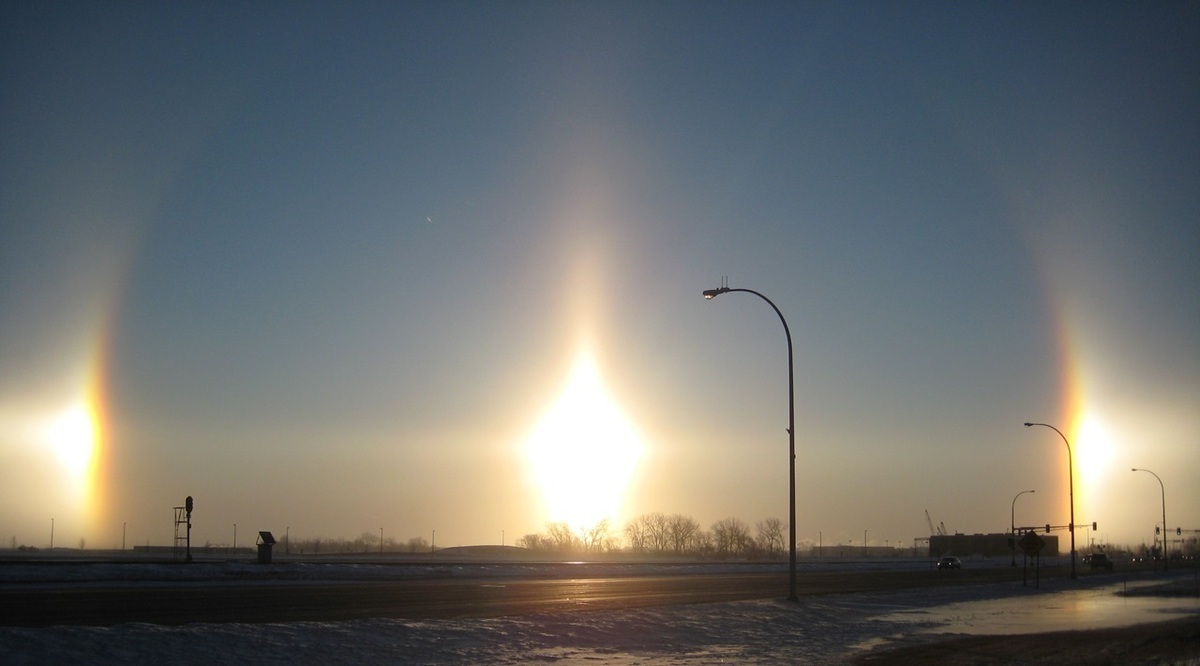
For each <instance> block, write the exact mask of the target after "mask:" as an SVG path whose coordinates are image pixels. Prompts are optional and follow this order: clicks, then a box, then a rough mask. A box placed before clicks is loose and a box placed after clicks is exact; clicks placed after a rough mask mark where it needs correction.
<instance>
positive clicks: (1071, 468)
mask: <svg viewBox="0 0 1200 666" xmlns="http://www.w3.org/2000/svg"><path fill="white" fill-rule="evenodd" d="M1035 425H1036V426H1045V427H1047V428H1049V429H1051V430H1053V431H1054V432H1056V433H1058V436H1059V437H1062V441H1063V444H1066V445H1067V501H1068V502H1069V503H1070V504H1071V524H1070V525H1068V526H1067V529H1069V530H1070V531H1071V578H1075V577H1076V576H1075V465H1074V464H1073V463H1072V462H1071V443H1070V442H1068V441H1067V436H1066V435H1064V434H1062V431H1061V430H1059V429H1058V428H1055V427H1054V426H1052V425H1050V424H1049V423H1026V424H1025V427H1026V428H1028V427H1029V426H1035Z"/></svg>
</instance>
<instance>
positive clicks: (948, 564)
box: [937, 555, 962, 569]
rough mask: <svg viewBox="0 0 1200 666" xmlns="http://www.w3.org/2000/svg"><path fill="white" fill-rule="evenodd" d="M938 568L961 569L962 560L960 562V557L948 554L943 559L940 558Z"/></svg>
mask: <svg viewBox="0 0 1200 666" xmlns="http://www.w3.org/2000/svg"><path fill="white" fill-rule="evenodd" d="M937 568H939V569H961V568H962V562H960V561H959V560H958V558H957V557H954V556H953V555H947V556H945V557H943V558H942V559H940V560H938V563H937Z"/></svg>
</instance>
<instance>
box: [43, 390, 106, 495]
mask: <svg viewBox="0 0 1200 666" xmlns="http://www.w3.org/2000/svg"><path fill="white" fill-rule="evenodd" d="M46 435H47V438H48V439H49V441H50V446H51V447H52V448H53V450H54V454H55V455H56V456H57V457H58V460H59V463H60V464H62V466H63V468H64V469H66V470H67V472H68V473H69V474H70V475H71V478H72V480H73V481H75V482H76V483H77V484H78V483H79V482H81V481H83V480H85V477H86V475H87V473H88V471H89V470H90V469H91V466H92V460H93V458H94V457H95V453H96V426H95V421H94V419H93V418H92V414H91V412H90V411H89V410H88V409H87V407H86V406H84V405H75V406H74V407H71V408H70V409H68V410H67V411H65V412H63V413H62V414H61V415H59V416H58V417H57V418H56V419H54V420H53V421H51V422H50V424H49V425H48V427H47V431H46Z"/></svg>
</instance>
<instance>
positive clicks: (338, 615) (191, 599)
mask: <svg viewBox="0 0 1200 666" xmlns="http://www.w3.org/2000/svg"><path fill="white" fill-rule="evenodd" d="M1012 577H1013V573H1012V572H1011V571H1008V570H1005V569H985V570H978V571H952V572H943V571H933V570H923V571H867V572H853V573H849V572H813V573H805V574H803V575H802V576H801V577H800V579H799V585H798V591H799V594H801V595H802V596H808V595H821V594H842V593H847V592H859V591H867V590H884V589H904V588H912V589H914V591H915V592H914V593H918V594H919V589H920V588H923V587H929V586H940V585H957V584H969V583H990V582H998V581H1003V580H1012ZM786 592H787V575H786V574H785V573H780V574H762V573H756V574H737V573H732V574H731V573H705V574H695V573H689V574H678V575H650V576H616V577H591V578H522V579H513V578H473V579H437V580H399V581H397V580H387V581H374V582H361V581H359V582H324V581H253V582H230V581H201V582H187V583H180V582H153V581H152V582H137V583H111V582H109V583H103V582H101V583H56V584H44V583H41V584H6V585H3V586H0V626H35V627H36V626H52V625H93V626H109V625H115V624H123V623H128V622H149V623H154V624H161V625H180V624H188V623H192V622H212V623H224V622H248V623H256V622H297V621H340V620H352V619H362V618H408V619H424V618H467V617H496V616H505V615H524V614H530V613H550V612H563V611H575V610H601V609H617V608H636V607H644V606H658V605H672V604H688V603H705V602H719V601H733V600H741V599H766V598H783V597H785V596H786Z"/></svg>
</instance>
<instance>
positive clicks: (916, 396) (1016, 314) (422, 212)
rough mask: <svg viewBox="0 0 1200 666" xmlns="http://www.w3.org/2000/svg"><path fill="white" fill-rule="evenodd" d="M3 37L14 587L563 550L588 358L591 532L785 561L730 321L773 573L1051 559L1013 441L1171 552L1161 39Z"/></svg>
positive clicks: (82, 26)
mask: <svg viewBox="0 0 1200 666" xmlns="http://www.w3.org/2000/svg"><path fill="white" fill-rule="evenodd" d="M2 11H3V15H2V16H0V18H2V19H3V20H0V25H2V26H3V27H0V53H2V57H0V68H2V69H0V72H2V79H0V90H2V91H3V92H0V142H2V143H0V239H2V240H3V243H2V245H0V482H2V483H0V487H3V490H0V531H2V532H4V534H3V536H4V537H5V539H6V540H9V539H12V540H15V541H16V542H17V543H29V544H32V545H44V542H46V541H47V540H48V530H49V525H48V523H49V522H50V519H51V518H54V519H55V524H56V529H58V530H59V532H58V533H59V535H60V536H59V539H61V540H62V541H61V543H66V544H76V543H77V541H78V539H81V538H83V539H86V540H87V542H88V543H89V544H90V545H92V546H96V547H110V546H112V545H114V544H117V545H119V542H120V539H121V533H122V529H123V528H124V529H125V531H126V532H127V534H128V539H129V540H130V541H132V542H133V543H143V542H147V541H149V542H153V543H166V542H168V541H169V538H170V534H171V517H172V514H171V511H170V507H172V506H174V505H177V504H181V503H182V500H183V497H184V496H186V495H188V494H190V495H193V496H195V497H196V502H197V507H198V508H197V516H196V520H197V526H196V532H194V535H195V536H197V537H199V539H200V540H201V541H205V540H207V541H210V542H212V543H227V542H229V541H230V540H231V538H232V526H233V525H234V524H235V523H237V524H240V525H242V526H243V527H242V529H243V530H244V534H250V533H252V532H251V531H252V530H258V529H272V530H275V531H276V532H282V531H283V530H284V528H285V527H290V529H291V533H292V535H293V536H348V537H354V536H357V535H358V534H360V533H363V532H372V533H374V532H376V531H378V529H379V528H380V527H383V528H384V529H385V532H386V533H387V534H388V535H389V536H394V537H395V538H398V539H407V538H409V537H411V536H425V537H426V538H428V537H429V536H430V535H431V533H432V531H433V530H437V534H438V538H437V541H438V544H439V545H455V544H469V543H489V542H492V543H494V542H498V541H500V540H501V539H502V538H503V539H506V540H507V541H508V542H509V543H511V542H512V541H513V540H514V539H515V538H516V537H517V536H520V535H523V534H527V533H530V532H534V531H539V530H540V529H542V527H543V526H544V524H545V522H546V521H547V520H551V519H559V518H562V519H567V518H568V516H567V515H565V514H563V513H562V511H561V509H562V507H557V508H556V507H553V506H550V505H549V504H547V501H546V500H545V498H544V497H543V494H542V493H541V488H540V487H539V482H538V481H537V479H536V475H535V474H533V473H532V472H531V470H530V467H531V465H530V461H529V460H528V448H527V447H526V442H527V441H528V439H529V436H530V433H531V432H533V431H534V430H535V429H536V427H537V424H539V423H541V422H542V421H541V419H542V418H543V416H544V415H545V414H547V413H548V411H549V410H551V408H552V405H554V404H556V399H557V396H559V395H560V394H561V393H564V387H567V386H569V385H571V377H572V374H571V373H572V372H573V368H577V367H580V366H579V358H580V356H581V354H585V353H586V354H587V358H590V359H591V360H592V363H593V367H594V369H595V374H596V377H597V378H598V381H599V382H600V383H602V384H603V386H604V387H605V388H606V390H607V397H608V399H609V400H610V401H611V404H612V405H615V408H616V409H617V410H618V411H620V412H621V413H622V414H623V415H624V417H625V418H626V419H627V420H628V424H629V426H630V427H631V428H632V429H633V430H634V431H636V432H637V433H638V436H639V447H640V448H638V450H639V451H640V456H639V458H638V461H637V464H636V466H635V471H634V472H633V475H632V477H630V478H629V479H627V480H626V481H620V480H614V481H613V484H614V485H618V486H620V485H622V484H623V483H626V482H627V484H628V485H627V489H626V492H624V493H623V494H622V495H621V498H620V505H619V506H617V507H614V510H613V515H612V519H613V521H614V522H615V523H618V524H619V523H623V521H624V519H625V518H628V517H630V516H632V515H637V514H639V513H646V512H652V511H661V512H666V513H675V512H679V513H684V514H688V515H691V516H693V517H694V518H696V519H697V520H699V521H700V522H701V523H702V524H704V525H706V526H707V525H710V524H711V523H713V522H715V521H717V520H719V519H722V518H725V517H728V516H736V517H740V518H742V519H743V520H746V521H747V522H750V523H751V524H753V523H754V522H755V521H757V520H761V519H763V518H768V517H779V518H786V509H787V506H786V501H787V496H786V490H787V486H786V483H787V457H786V456H787V454H786V451H787V448H786V447H787V436H786V433H785V432H784V428H786V425H787V421H786V419H787V403H786V381H787V376H786V365H785V363H784V361H785V349H784V341H783V336H782V329H781V327H780V326H779V323H778V321H777V320H776V318H775V316H774V313H773V312H771V310H770V308H768V307H767V306H766V304H765V303H762V302H760V301H757V299H755V298H753V297H752V296H749V295H747V294H728V295H723V296H721V297H719V298H718V299H714V300H713V301H705V300H703V299H702V298H701V297H700V292H701V291H702V290H704V289H708V288H712V287H716V286H718V285H719V284H720V282H721V279H722V278H723V276H728V280H729V284H730V286H734V287H744V288H750V289H755V290H758V291H761V292H762V293H764V294H765V295H767V296H768V297H770V298H771V299H772V300H773V301H774V302H775V303H776V304H777V305H778V306H779V308H780V310H781V311H782V312H783V313H784V315H785V317H787V319H788V323H789V325H790V328H791V331H792V336H793V342H794V344H795V358H796V363H795V377H796V434H797V482H798V492H797V497H798V508H797V514H798V520H797V527H798V535H799V537H800V538H801V539H807V540H812V541H817V540H818V539H820V540H822V541H823V542H824V543H825V544H829V543H834V542H838V541H841V542H846V541H850V540H853V541H855V542H856V543H857V542H859V541H860V540H861V538H862V531H863V530H864V529H866V530H867V531H868V537H867V538H868V540H869V541H870V542H871V543H872V544H874V543H876V542H879V543H882V542H883V541H884V540H887V541H888V542H890V543H895V542H909V543H910V542H911V539H912V538H913V537H915V536H920V535H924V534H926V533H927V531H928V529H927V527H926V525H925V519H924V510H925V509H928V510H929V511H930V513H931V514H932V515H933V516H934V519H935V522H936V521H944V522H945V523H946V525H947V527H948V528H950V529H952V530H958V531H964V532H968V533H971V532H990V531H999V530H1001V529H1003V528H1004V527H1006V521H1007V520H1008V518H1009V517H1008V516H1007V515H1006V514H1007V513H1008V512H1005V511H1004V510H1003V509H1005V508H1011V507H1010V502H1011V501H1012V499H1013V497H1014V496H1015V495H1016V493H1018V492H1019V491H1021V490H1026V489H1031V488H1036V489H1037V493H1036V494H1034V495H1027V496H1024V497H1022V498H1021V500H1020V506H1019V507H1017V508H1018V509H1020V511H1019V512H1018V513H1020V514H1023V515H1024V516H1025V517H1026V518H1027V520H1026V521H1025V522H1027V523H1029V524H1042V523H1045V522H1051V523H1055V524H1059V523H1065V522H1066V520H1067V519H1066V515H1067V506H1066V483H1067V478H1068V475H1067V473H1066V460H1065V456H1064V453H1065V452H1064V451H1063V447H1062V446H1061V441H1059V440H1058V439H1057V436H1056V435H1055V434H1054V433H1053V432H1050V431H1049V430H1046V429H1026V428H1023V427H1021V423H1022V422H1024V421H1030V420H1032V421H1045V422H1049V423H1053V424H1057V425H1058V426H1059V427H1060V428H1061V429H1063V430H1064V432H1066V433H1067V434H1068V436H1069V438H1072V439H1075V440H1076V441H1075V442H1074V443H1073V448H1074V451H1073V453H1074V458H1075V479H1076V480H1075V495H1076V497H1075V499H1076V505H1075V511H1076V514H1077V520H1078V521H1079V522H1085V521H1086V522H1091V521H1093V520H1095V521H1097V522H1099V523H1100V524H1101V530H1100V534H1098V535H1090V536H1091V537H1095V538H1097V539H1107V540H1111V541H1115V542H1120V543H1141V542H1143V541H1147V540H1148V539H1149V535H1150V534H1151V533H1152V532H1153V526H1154V522H1155V520H1156V518H1157V517H1158V515H1159V513H1160V511H1159V510H1160V506H1159V501H1158V500H1159V497H1158V492H1157V491H1158V488H1157V484H1156V483H1155V482H1154V480H1153V479H1151V478H1149V477H1148V475H1141V474H1132V473H1130V472H1129V469H1130V468H1131V467H1144V468H1148V469H1152V470H1155V471H1156V472H1157V473H1158V474H1159V475H1160V476H1161V477H1162V478H1163V481H1164V484H1165V486H1166V488H1167V502H1168V507H1167V509H1168V522H1169V524H1170V525H1171V526H1172V527H1174V526H1175V525H1176V524H1180V525H1182V526H1184V527H1185V528H1196V527H1200V525H1197V523H1200V515H1197V514H1196V513H1195V509H1194V507H1197V506H1200V496H1198V495H1200V488H1198V486H1200V464H1198V463H1200V459H1198V455H1200V454H1198V453H1197V451H1198V450H1200V449H1198V448H1197V442H1198V441H1200V416H1198V412H1200V410H1197V409H1196V404H1197V396H1198V395H1200V293H1198V292H1200V287H1198V285H1200V279H1198V278H1200V265H1198V264H1200V262H1198V260H1197V255H1196V249H1197V248H1200V237H1198V236H1200V232H1198V230H1197V223H1196V221H1197V220H1198V219H1200V187H1198V186H1200V135H1198V127H1200V126H1198V125H1197V123H1196V121H1195V118H1197V117H1200V86H1197V85H1196V83H1197V81H1198V79H1200V44H1198V38H1197V35H1200V11H1198V10H1197V8H1196V5H1195V4H1189V3H1155V4H1153V5H1141V4H1116V3H1100V4H1096V3H1055V4H1052V5H1045V4H1042V3H1005V4H996V5H993V4H985V3H887V4H878V3H782V4H771V3H756V4H744V3H695V4H680V3H532V2H531V3H500V4H494V3H471V2H466V3H358V4H353V5H349V6H346V5H342V4H336V3H301V4H296V3H257V4H255V5H254V6H252V7H240V6H236V5H233V4H217V5H212V4H201V3H195V4H193V3H176V4H173V5H170V6H166V7H157V6H146V5H137V4H132V3H131V4H124V5H122V4H117V5H104V6H94V5H90V4H87V3H83V4H73V3H55V4H48V3H37V4H24V5H20V4H17V5H7V6H6V7H5V8H4V9H3V10H2ZM80 406H82V409H83V410H84V412H86V413H87V414H88V415H89V417H88V419H87V420H86V422H87V423H90V424H91V426H90V430H89V431H88V432H90V433H91V435H90V437H91V439H90V440H89V441H91V442H92V445H91V448H90V449H87V447H83V448H84V449H87V450H90V451H92V457H91V458H88V460H89V461H90V462H88V465H89V467H88V469H87V470H83V471H80V469H78V468H79V466H80V463H79V462H78V458H79V456H81V455H84V454H82V453H76V454H70V453H63V452H62V450H63V446H62V445H61V444H58V445H56V444H54V443H53V442H54V441H55V440H54V437H55V436H53V435H47V432H48V430H47V428H49V429H50V431H53V429H54V427H53V424H55V423H60V422H61V419H62V416H61V415H62V414H64V413H66V414H70V413H73V412H72V410H78V409H80V408H81V407H80ZM601 411H603V410H601ZM597 413H601V412H597ZM603 413H608V412H607V411H603ZM571 418H575V419H576V420H578V421H580V422H581V426H580V428H579V430H580V432H583V431H588V432H594V431H600V430H601V429H600V428H599V427H598V424H596V423H589V422H588V419H598V418H600V417H598V416H595V414H592V415H587V414H583V415H576V416H575V417H571ZM571 418H568V419H567V420H568V421H570V420H571ZM48 424H49V425H48ZM557 437H559V438H560V439H562V440H563V444H562V445H563V446H564V447H567V448H571V447H579V446H583V445H582V444H580V443H579V442H577V441H575V436H574V435H572V434H570V433H569V432H567V433H561V434H559V435H557ZM56 446H57V447H58V448H57V449H56ZM588 446H592V445H590V444H589V445H588ZM596 446H598V448H599V449H606V447H605V445H603V444H600V445H596ZM78 448H79V447H76V449H78ZM67 449H68V450H73V449H71V447H69V446H68V447H67ZM613 450H615V449H613ZM56 451H58V453H55V452H56ZM72 455H74V456H75V457H76V459H75V461H74V462H72ZM591 455H594V456H596V457H594V458H591V459H589V458H587V457H586V456H581V457H579V458H578V459H577V460H576V462H575V466H576V467H578V468H579V469H577V470H574V471H564V472H561V474H564V475H570V474H578V475H579V478H580V479H585V478H588V475H589V474H590V473H594V469H596V467H595V466H594V464H593V463H594V462H595V461H596V460H600V459H603V458H604V455H605V454H604V453H603V451H601V452H593V453H592V454H591ZM589 460H590V461H591V462H589ZM72 465H74V466H75V467H74V468H72ZM64 469H68V470H69V469H74V471H73V472H70V473H67V472H64ZM589 470H593V472H589ZM1143 477H1145V478H1143ZM1018 522H1019V523H1020V522H1022V521H1021V520H1020V516H1018ZM62 535H66V536H62ZM502 535H503V536H502ZM1079 536H1080V538H1081V539H1082V538H1083V537H1084V535H1083V534H1082V533H1081V534H1080V535H1079ZM243 538H245V537H243Z"/></svg>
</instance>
